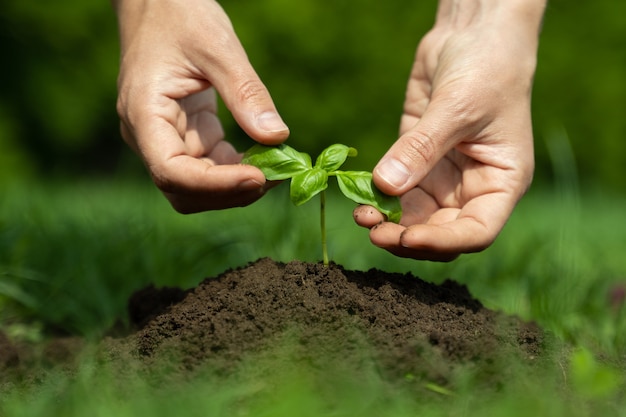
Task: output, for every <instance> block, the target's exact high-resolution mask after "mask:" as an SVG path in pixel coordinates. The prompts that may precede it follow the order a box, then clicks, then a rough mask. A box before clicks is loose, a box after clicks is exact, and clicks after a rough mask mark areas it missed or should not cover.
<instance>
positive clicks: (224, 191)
mask: <svg viewBox="0 0 626 417" xmlns="http://www.w3.org/2000/svg"><path fill="white" fill-rule="evenodd" d="M113 3H114V6H115V9H116V12H117V15H118V20H119V29H120V45H121V65H120V74H119V79H118V93H119V94H118V103H117V109H118V113H119V115H120V119H121V131H122V136H123V138H124V140H125V141H126V142H127V143H128V145H129V146H130V147H131V148H132V149H133V150H135V151H136V152H137V153H138V154H139V155H140V157H141V158H142V159H143V161H144V163H145V165H146V167H147V169H148V171H149V172H150V174H151V176H152V179H153V181H154V182H155V184H156V185H157V187H158V188H159V189H160V190H161V191H162V192H163V194H164V195H165V196H166V197H167V199H168V200H169V201H170V203H171V204H172V206H173V207H174V208H175V209H176V210H177V211H179V212H181V213H194V212H200V211H205V210H213V209H222V208H228V207H235V206H244V205H247V204H250V203H252V202H254V201H255V200H257V199H258V198H260V197H261V196H262V195H263V192H264V190H265V177H264V175H263V173H262V172H261V171H260V170H259V169H257V168H255V167H252V166H245V165H241V164H239V161H240V160H241V155H240V154H239V153H238V152H237V151H236V150H235V149H234V147H233V146H232V145H231V144H230V143H228V142H226V141H225V140H224V132H223V130H222V126H221V124H220V121H219V119H218V117H217V100H216V92H215V90H217V91H218V92H219V93H220V95H221V97H222V99H223V100H224V102H225V104H226V106H227V107H228V109H229V110H230V111H231V113H232V114H233V117H234V118H235V120H236V121H237V123H238V124H239V125H240V126H241V127H242V129H243V130H244V131H245V132H246V133H247V134H248V135H249V136H250V137H252V138H253V139H255V140H256V141H258V142H260V143H263V144H266V145H275V144H279V143H281V142H283V141H284V140H285V139H286V138H287V137H288V136H289V130H288V128H287V126H286V125H285V124H284V123H283V122H282V120H281V118H280V116H279V115H278V113H277V111H276V108H275V106H274V104H273V101H272V99H271V97H270V95H269V93H268V91H267V89H266V88H265V86H264V85H263V83H262V82H261V80H260V79H259V77H258V75H257V74H256V73H255V71H254V69H253V68H252V66H251V64H250V62H249V61H248V58H247V56H246V53H245V51H244V49H243V47H242V45H241V43H240V42H239V40H238V38H237V36H236V35H235V32H234V29H233V27H232V25H231V23H230V20H229V19H228V17H227V16H226V14H225V12H224V11H223V9H222V8H221V7H220V6H219V5H218V4H217V3H216V2H215V1H214V0H167V1H165V0H157V1H146V0H132V1H130V0H113Z"/></svg>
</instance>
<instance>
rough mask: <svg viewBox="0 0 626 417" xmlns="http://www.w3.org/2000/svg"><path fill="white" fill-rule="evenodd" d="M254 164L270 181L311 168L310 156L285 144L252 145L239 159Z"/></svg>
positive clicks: (288, 176)
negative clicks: (241, 158)
mask: <svg viewBox="0 0 626 417" xmlns="http://www.w3.org/2000/svg"><path fill="white" fill-rule="evenodd" d="M241 162H242V163H243V164H247V165H254V166H255V167H257V168H259V169H260V170H261V171H263V174H265V178H267V179H268V180H270V181H274V180H285V179H287V178H292V177H293V176H294V175H296V174H299V173H301V172H304V171H306V170H308V169H311V166H312V165H311V157H310V156H309V155H308V154H306V153H304V152H298V151H296V150H295V149H293V148H292V147H290V146H287V145H285V144H282V145H279V146H265V145H258V144H257V145H254V146H253V147H251V148H250V149H248V150H247V151H246V153H245V154H244V156H243V160H242V161H241Z"/></svg>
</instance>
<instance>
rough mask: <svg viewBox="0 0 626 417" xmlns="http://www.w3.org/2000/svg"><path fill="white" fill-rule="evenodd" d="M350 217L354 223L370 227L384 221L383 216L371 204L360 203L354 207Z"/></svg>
mask: <svg viewBox="0 0 626 417" xmlns="http://www.w3.org/2000/svg"><path fill="white" fill-rule="evenodd" d="M352 217H353V218H354V221H355V223H356V224H358V225H359V226H361V227H367V228H368V229H371V228H372V227H374V226H376V225H377V224H379V223H382V222H384V221H385V220H386V219H385V216H384V215H383V214H382V213H381V212H380V211H378V210H376V209H375V208H374V207H372V206H368V205H361V206H358V207H357V208H355V209H354V211H353V212H352Z"/></svg>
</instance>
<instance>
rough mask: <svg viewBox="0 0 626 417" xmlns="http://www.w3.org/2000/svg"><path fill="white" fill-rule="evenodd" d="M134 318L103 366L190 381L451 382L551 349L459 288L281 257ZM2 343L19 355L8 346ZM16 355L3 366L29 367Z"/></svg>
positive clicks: (162, 296)
mask: <svg viewBox="0 0 626 417" xmlns="http://www.w3.org/2000/svg"><path fill="white" fill-rule="evenodd" d="M129 315H130V318H131V320H132V321H133V323H134V324H135V331H133V332H132V333H131V334H129V335H125V336H124V337H117V338H113V337H109V338H107V339H105V340H104V341H103V343H102V344H101V346H100V352H101V354H102V357H103V359H105V360H107V361H110V362H119V363H123V362H124V361H126V360H129V359H132V360H133V361H138V363H140V364H141V367H142V369H150V368H151V367H155V366H160V367H161V369H163V364H170V365H168V367H167V368H168V372H169V373H171V374H176V375H179V376H182V377H185V376H186V375H193V374H194V373H195V372H197V371H199V370H206V369H207V368H209V369H211V372H214V373H217V375H221V374H229V373H230V372H233V371H234V370H235V369H236V368H237V367H238V366H239V365H240V364H242V363H243V362H244V361H245V360H246V359H247V358H250V357H254V355H259V354H262V353H263V352H273V353H272V355H274V356H273V363H274V366H276V363H280V362H281V354H285V355H288V356H289V358H290V361H292V362H297V363H305V364H307V366H309V367H311V368H312V369H324V368H328V367H329V366H332V365H331V364H342V366H348V367H350V368H351V369H359V368H360V367H362V366H366V364H369V365H368V366H370V365H371V364H373V366H374V367H375V368H376V371H377V372H378V373H379V374H381V375H383V376H384V377H385V378H390V379H392V380H406V379H407V378H409V377H410V378H415V377H417V378H420V379H424V380H428V381H431V382H436V383H439V384H446V383H447V382H448V380H449V378H450V376H451V375H452V374H453V372H454V369H455V368H456V367H458V366H466V367H467V366H470V367H473V368H474V369H477V370H480V372H485V373H489V372H490V370H492V371H493V372H492V373H493V374H494V375H501V370H502V361H510V360H511V355H514V356H516V357H517V358H519V359H520V360H522V361H532V360H533V359H534V358H535V357H536V356H537V355H539V354H540V352H541V348H542V340H543V334H542V332H541V330H540V329H538V328H537V327H536V326H534V325H532V324H527V323H523V322H521V321H519V320H518V319H516V318H514V317H508V316H505V315H503V314H500V313H497V312H494V311H492V310H489V309H486V308H484V307H483V306H482V305H481V303H480V302H478V301H477V300H475V299H474V298H472V296H471V295H470V293H469V292H468V290H467V288H466V287H464V286H462V285H459V284H457V283H455V282H453V281H446V282H445V283H443V284H441V285H434V284H430V283H427V282H424V281H422V280H420V279H418V278H416V277H414V276H412V275H410V274H390V273H386V272H383V271H379V270H375V269H372V270H369V271H367V272H359V271H349V270H345V269H344V268H342V267H340V266H337V265H331V266H329V267H325V266H323V265H321V264H311V263H303V262H299V261H293V262H289V263H286V264H284V263H277V262H274V261H272V260H270V259H261V260H258V261H257V262H254V263H251V264H249V265H247V266H245V267H242V268H239V269H234V270H230V271H227V272H225V273H223V274H222V275H220V276H218V277H216V278H208V279H206V280H204V281H203V282H202V283H201V284H200V285H198V286H197V287H196V288H194V289H192V290H189V291H182V290H178V289H171V288H161V289H156V288H152V287H151V288H146V289H145V290H142V291H140V292H138V293H136V294H135V295H134V296H133V297H132V298H131V299H130V302H129ZM0 345H2V346H5V347H6V346H8V344H7V342H6V340H4V341H3V339H1V338H0ZM277 346H285V347H286V349H287V350H282V351H281V350H280V349H277V348H276V347H277ZM7 352H9V350H8V349H7ZM10 352H11V353H10V354H8V356H7V357H6V358H4V360H3V361H4V364H2V363H0V368H2V367H3V366H4V367H6V366H11V365H14V364H15V363H17V362H18V361H19V359H18V357H17V356H18V355H17V353H16V352H15V351H14V350H11V351H10ZM279 352H283V353H279ZM285 352H288V353H285ZM270 362H271V361H270ZM122 366H123V365H122Z"/></svg>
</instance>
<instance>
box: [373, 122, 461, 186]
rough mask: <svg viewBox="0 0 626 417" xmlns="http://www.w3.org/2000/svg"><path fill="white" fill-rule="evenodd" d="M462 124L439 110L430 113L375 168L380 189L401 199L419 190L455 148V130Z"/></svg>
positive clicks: (402, 137) (375, 178) (395, 144)
mask: <svg viewBox="0 0 626 417" xmlns="http://www.w3.org/2000/svg"><path fill="white" fill-rule="evenodd" d="M458 123H459V122H458V121H454V120H449V116H448V115H447V114H441V112H440V111H438V110H431V111H427V112H426V113H425V114H424V116H423V117H422V118H421V119H420V120H419V122H418V123H417V124H416V125H415V126H414V127H413V128H412V129H409V130H408V131H407V132H406V133H404V134H403V135H401V136H400V138H399V139H398V140H397V141H396V143H394V145H393V146H392V147H391V148H390V149H389V151H388V152H387V153H386V154H385V155H384V156H383V158H382V159H381V161H380V162H379V163H378V165H377V166H376V167H375V168H374V171H373V176H374V182H375V183H376V186H377V187H378V188H379V189H380V190H381V191H382V192H384V193H386V194H391V195H401V194H403V193H405V192H407V191H408V190H410V189H411V188H413V187H415V186H416V185H417V184H418V183H419V182H420V181H421V180H422V178H424V177H425V176H426V174H427V173H428V172H429V171H430V170H431V169H432V167H433V166H434V165H435V164H436V163H437V162H438V161H439V160H440V159H441V158H442V157H443V155H445V154H446V152H448V151H449V150H450V149H451V148H452V146H453V144H454V142H453V141H454V139H455V138H456V134H455V132H454V129H455V128H454V126H457V125H458Z"/></svg>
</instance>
